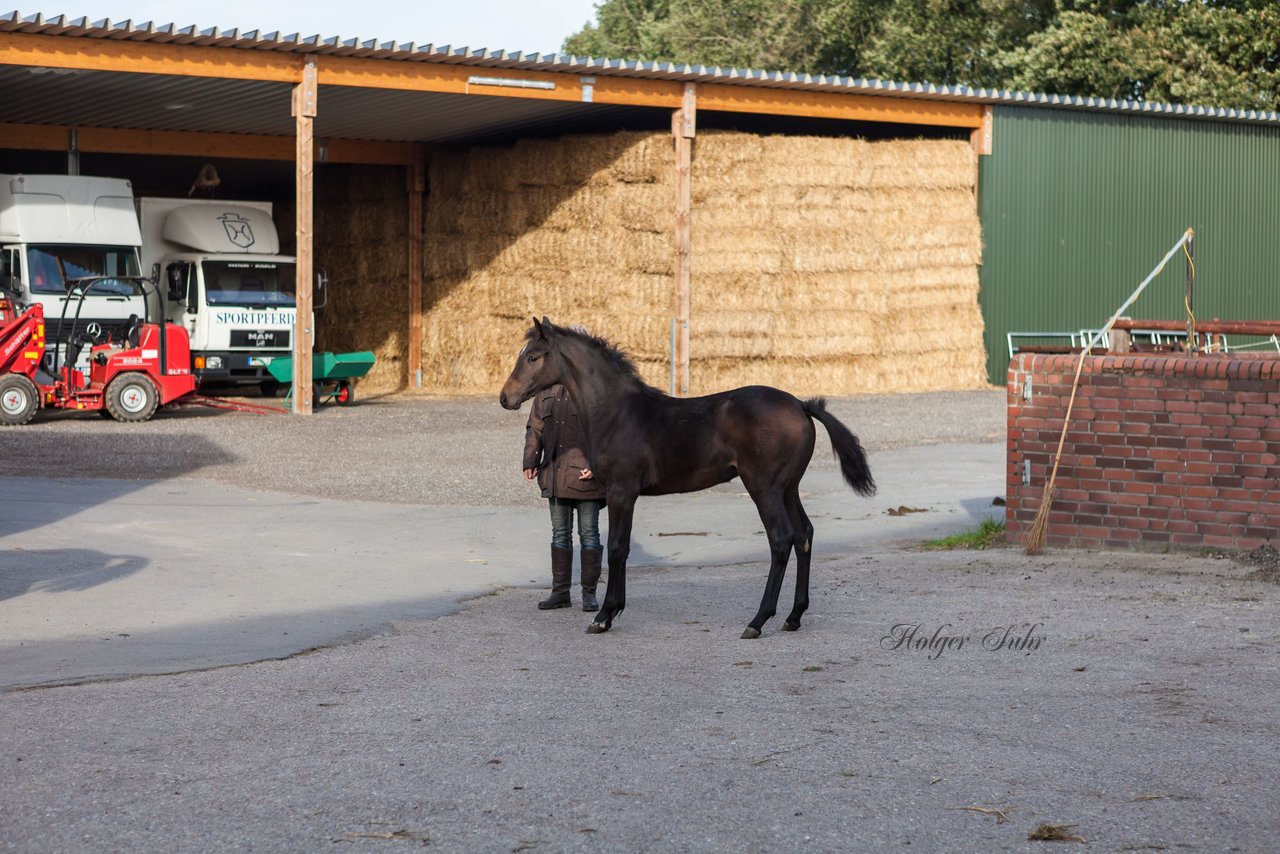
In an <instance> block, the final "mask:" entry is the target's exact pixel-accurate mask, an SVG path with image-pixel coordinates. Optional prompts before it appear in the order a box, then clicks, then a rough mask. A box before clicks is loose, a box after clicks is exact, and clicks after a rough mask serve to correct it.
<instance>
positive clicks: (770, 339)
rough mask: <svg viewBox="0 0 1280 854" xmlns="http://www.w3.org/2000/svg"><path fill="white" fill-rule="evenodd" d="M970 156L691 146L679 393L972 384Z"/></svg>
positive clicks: (963, 152) (845, 144)
mask: <svg viewBox="0 0 1280 854" xmlns="http://www.w3.org/2000/svg"><path fill="white" fill-rule="evenodd" d="M974 156H975V155H974V153H973V150H972V148H971V147H970V146H969V145H968V143H966V142H960V141H953V140H892V141H884V142H867V141H864V140H859V139H850V138H827V137H820V138H819V137H785V136H769V137H760V136H754V135H750V134H739V133H704V134H702V135H700V136H699V137H698V140H697V143H696V148H695V152H694V161H693V218H692V219H693V237H692V239H693V260H692V279H693V283H692V298H691V303H692V305H691V309H690V315H691V317H690V330H691V331H690V347H689V349H690V352H691V354H692V356H691V361H690V384H691V387H692V388H693V389H694V390H695V391H696V392H698V393H705V392H709V391H714V390H719V389H725V388H733V387H736V386H740V385H749V384H753V383H764V384H767V385H775V386H779V387H781V388H785V389H788V390H789V391H792V392H794V393H796V394H801V395H809V394H855V393H882V392H902V391H932V390H940V389H957V388H976V387H979V386H982V385H984V384H985V362H984V352H983V347H982V315H981V312H980V310H979V307H978V264H979V263H981V254H982V241H981V227H980V224H979V220H978V215H977V210H976V206H975V204H974V195H973V194H974V176H975V168H974V166H975V164H974Z"/></svg>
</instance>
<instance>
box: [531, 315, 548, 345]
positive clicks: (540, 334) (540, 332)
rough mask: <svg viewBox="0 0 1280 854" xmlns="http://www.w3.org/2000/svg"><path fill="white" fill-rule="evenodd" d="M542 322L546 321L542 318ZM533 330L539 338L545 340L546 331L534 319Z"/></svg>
mask: <svg viewBox="0 0 1280 854" xmlns="http://www.w3.org/2000/svg"><path fill="white" fill-rule="evenodd" d="M543 320H546V318H545V317H544V318H543ZM533 328H534V329H535V330H536V331H537V333H538V337H539V338H541V339H543V340H546V337H547V330H545V329H543V328H542V324H541V323H539V322H538V318H536V317H535V318H533Z"/></svg>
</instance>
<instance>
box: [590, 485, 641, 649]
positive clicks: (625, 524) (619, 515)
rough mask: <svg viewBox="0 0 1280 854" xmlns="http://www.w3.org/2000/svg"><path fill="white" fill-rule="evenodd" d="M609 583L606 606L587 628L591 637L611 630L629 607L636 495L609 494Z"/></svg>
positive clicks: (606, 589) (602, 606)
mask: <svg viewBox="0 0 1280 854" xmlns="http://www.w3.org/2000/svg"><path fill="white" fill-rule="evenodd" d="M607 500H608V502H609V584H608V586H607V587H606V588H605V591H604V604H602V605H601V606H600V610H599V611H597V612H596V617H595V620H593V621H592V623H591V625H589V626H587V631H588V632H589V633H591V634H599V633H600V632H607V631H609V627H610V626H612V625H613V618H614V617H616V616H618V615H619V614H621V613H622V609H623V608H625V607H627V555H629V554H630V553H631V520H632V516H633V512H634V510H635V506H636V497H635V496H634V495H622V496H619V495H614V494H613V493H612V492H610V493H609V495H608V498H607Z"/></svg>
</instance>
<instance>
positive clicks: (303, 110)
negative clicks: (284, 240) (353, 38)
mask: <svg viewBox="0 0 1280 854" xmlns="http://www.w3.org/2000/svg"><path fill="white" fill-rule="evenodd" d="M316 96H317V86H316V59H315V57H314V56H308V57H307V58H306V59H304V60H303V63H302V79H301V81H300V82H299V83H298V84H297V85H295V86H294V87H293V118H294V128H295V131H294V132H295V135H296V137H297V139H296V142H297V153H296V154H295V158H296V161H295V162H296V170H295V175H294V182H295V186H296V192H297V208H298V210H297V220H298V222H297V227H298V247H297V257H298V270H297V294H296V296H297V300H296V301H297V307H298V308H297V311H298V316H297V318H296V319H295V320H294V324H293V412H294V414H295V415H310V414H311V381H312V376H311V349H312V341H311V338H312V335H313V333H314V331H315V328H314V326H315V324H314V323H313V320H312V316H313V314H314V311H313V309H312V304H313V301H312V293H311V289H312V286H313V284H314V283H313V281H312V279H313V278H314V276H315V240H314V236H315V235H314V229H313V223H312V216H313V208H314V193H313V189H312V179H313V178H314V173H315V131H314V124H315V117H316Z"/></svg>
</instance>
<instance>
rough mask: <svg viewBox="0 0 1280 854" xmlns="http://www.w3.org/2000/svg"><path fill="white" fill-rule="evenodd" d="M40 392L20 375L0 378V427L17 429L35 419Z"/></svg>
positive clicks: (8, 375) (6, 375) (7, 375)
mask: <svg viewBox="0 0 1280 854" xmlns="http://www.w3.org/2000/svg"><path fill="white" fill-rule="evenodd" d="M39 408H40V390H39V389H38V388H36V384H35V383H33V382H32V381H31V380H29V379H27V378H26V377H25V376H23V375H22V374H5V375H4V376H3V377H0V427H17V426H19V425H21V424H26V423H27V422H28V421H30V420H31V419H32V418H33V417H35V414H36V410H37V409H39Z"/></svg>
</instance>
